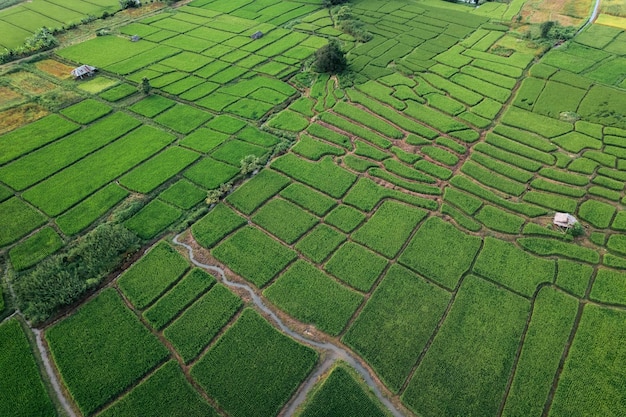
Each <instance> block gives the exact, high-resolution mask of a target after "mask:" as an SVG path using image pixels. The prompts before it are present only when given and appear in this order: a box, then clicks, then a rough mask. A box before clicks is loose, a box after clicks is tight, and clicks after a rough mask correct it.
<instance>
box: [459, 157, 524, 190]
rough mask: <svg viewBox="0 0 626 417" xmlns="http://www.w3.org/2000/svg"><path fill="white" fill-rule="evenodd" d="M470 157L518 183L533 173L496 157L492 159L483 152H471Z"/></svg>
mask: <svg viewBox="0 0 626 417" xmlns="http://www.w3.org/2000/svg"><path fill="white" fill-rule="evenodd" d="M470 159H471V160H472V161H474V162H477V163H479V164H480V165H482V166H484V167H485V168H487V169H490V170H491V171H493V172H497V173H498V174H501V175H504V176H505V177H507V178H510V179H512V180H514V181H517V182H520V183H526V182H528V181H530V179H531V178H532V177H533V174H531V173H529V172H527V171H522V170H521V169H518V168H515V167H512V166H511V165H509V164H505V163H502V162H500V161H498V160H497V159H492V158H490V157H488V156H486V155H485V154H481V153H473V154H472V156H471V157H470Z"/></svg>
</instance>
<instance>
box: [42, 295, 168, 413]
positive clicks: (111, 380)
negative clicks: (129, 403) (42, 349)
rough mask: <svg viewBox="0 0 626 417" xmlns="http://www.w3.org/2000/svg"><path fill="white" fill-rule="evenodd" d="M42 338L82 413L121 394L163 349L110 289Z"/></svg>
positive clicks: (159, 357)
mask: <svg viewBox="0 0 626 417" xmlns="http://www.w3.org/2000/svg"><path fill="white" fill-rule="evenodd" d="M46 339H47V340H48V343H49V345H50V350H51V352H52V355H53V358H54V360H55V362H56V364H57V366H58V367H59V371H60V373H61V375H62V377H63V381H64V383H65V384H66V386H67V388H68V390H69V392H70V393H71V395H72V398H73V399H74V400H75V401H76V403H77V405H78V407H79V409H80V410H81V412H82V413H84V414H85V415H91V414H93V412H94V411H96V410H97V409H99V408H100V407H102V406H103V405H105V404H106V403H107V402H109V401H111V400H112V399H113V398H115V397H116V396H117V395H119V394H121V393H122V392H123V391H124V390H125V389H126V388H127V387H128V386H130V385H131V384H132V383H134V382H135V381H137V380H138V379H139V378H141V377H142V376H143V375H145V374H146V373H147V372H148V371H150V370H151V369H152V368H154V367H155V366H156V365H158V364H159V363H160V362H161V361H163V360H164V359H165V357H166V356H167V354H168V351H167V349H166V348H165V347H164V346H163V345H161V344H160V343H159V342H158V339H157V338H156V337H155V336H153V335H152V334H151V333H150V332H149V331H148V329H146V328H145V327H144V326H143V325H142V324H141V323H140V322H139V320H138V319H137V316H135V314H134V313H132V312H131V311H130V310H129V309H128V308H127V307H126V305H125V304H124V302H123V301H122V299H121V297H120V296H119V295H118V294H117V292H116V291H115V290H113V289H107V290H105V291H103V292H102V293H100V295H99V296H98V297H96V298H94V299H93V300H91V301H90V302H89V303H87V304H85V305H84V306H83V307H82V308H80V309H79V310H78V311H77V312H76V313H74V314H73V315H72V316H70V317H69V318H67V319H66V320H64V321H62V322H60V323H58V324H57V325H55V326H54V327H51V328H49V329H48V330H47V331H46ZM137 346H141V349H137Z"/></svg>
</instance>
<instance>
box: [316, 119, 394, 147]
mask: <svg viewBox="0 0 626 417" xmlns="http://www.w3.org/2000/svg"><path fill="white" fill-rule="evenodd" d="M320 120H322V121H323V122H326V123H328V124H330V125H333V126H335V127H338V128H339V129H341V130H344V131H346V132H348V133H352V134H353V135H355V136H357V137H359V138H361V139H365V140H367V141H368V142H371V143H373V144H374V145H376V146H380V147H381V148H384V149H387V148H389V147H390V146H391V142H390V141H389V140H388V139H385V138H383V137H382V136H380V135H378V134H376V133H374V132H372V131H371V130H368V129H365V128H364V127H362V126H358V125H356V124H354V123H352V122H350V121H348V120H346V119H344V118H342V117H339V116H337V115H336V114H333V113H330V112H324V113H322V114H321V115H320Z"/></svg>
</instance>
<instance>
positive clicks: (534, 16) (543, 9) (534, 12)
mask: <svg viewBox="0 0 626 417" xmlns="http://www.w3.org/2000/svg"><path fill="white" fill-rule="evenodd" d="M591 5H592V0H582V1H576V0H528V1H527V2H526V3H525V4H524V6H523V7H522V10H521V12H520V14H521V15H522V22H527V23H542V22H546V21H548V20H552V21H556V22H559V23H560V24H561V25H563V26H579V25H581V24H582V23H583V22H584V21H585V19H586V18H587V17H588V16H589V11H590V10H591Z"/></svg>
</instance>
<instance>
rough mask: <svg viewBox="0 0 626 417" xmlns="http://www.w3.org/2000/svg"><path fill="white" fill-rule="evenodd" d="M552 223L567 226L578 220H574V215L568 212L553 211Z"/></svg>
mask: <svg viewBox="0 0 626 417" xmlns="http://www.w3.org/2000/svg"><path fill="white" fill-rule="evenodd" d="M553 223H554V224H555V225H557V226H560V227H568V228H569V227H572V226H574V225H575V224H576V223H578V220H576V217H574V216H572V215H571V214H569V213H554V220H553Z"/></svg>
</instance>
